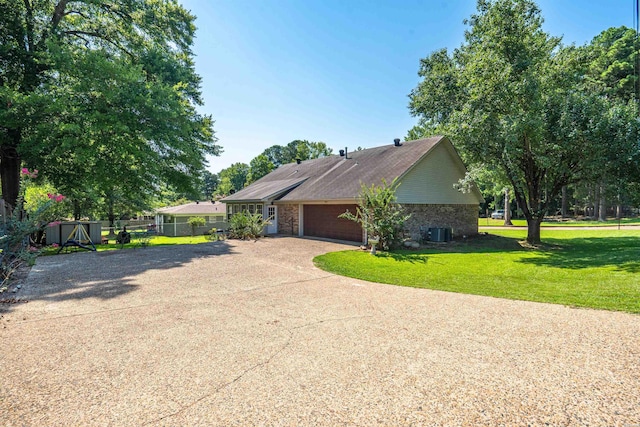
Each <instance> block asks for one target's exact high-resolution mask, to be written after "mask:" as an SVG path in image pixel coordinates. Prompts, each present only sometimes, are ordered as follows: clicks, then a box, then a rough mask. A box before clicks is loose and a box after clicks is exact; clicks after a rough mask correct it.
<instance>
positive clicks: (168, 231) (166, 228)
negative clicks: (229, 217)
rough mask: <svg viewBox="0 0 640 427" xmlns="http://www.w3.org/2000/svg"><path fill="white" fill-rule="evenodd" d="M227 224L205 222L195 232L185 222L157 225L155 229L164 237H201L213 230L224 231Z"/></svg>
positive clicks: (222, 222)
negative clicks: (192, 235)
mask: <svg viewBox="0 0 640 427" xmlns="http://www.w3.org/2000/svg"><path fill="white" fill-rule="evenodd" d="M227 226H228V224H227V223H226V222H224V221H217V222H207V223H206V224H205V225H203V226H202V227H196V229H195V232H194V231H193V230H192V229H191V226H190V225H189V224H187V223H186V222H165V223H163V224H159V226H158V228H157V229H156V231H157V233H158V234H163V235H165V236H174V237H175V236H191V234H192V233H193V234H194V235H196V236H198V235H203V234H206V233H209V231H210V230H211V229H213V228H215V229H222V230H226V229H227Z"/></svg>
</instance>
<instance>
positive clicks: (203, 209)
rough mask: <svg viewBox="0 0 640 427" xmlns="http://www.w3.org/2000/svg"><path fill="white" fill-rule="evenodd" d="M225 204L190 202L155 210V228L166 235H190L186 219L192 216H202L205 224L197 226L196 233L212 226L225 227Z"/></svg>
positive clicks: (200, 232) (207, 229)
mask: <svg viewBox="0 0 640 427" xmlns="http://www.w3.org/2000/svg"><path fill="white" fill-rule="evenodd" d="M226 209H227V208H226V205H225V204H224V203H220V202H213V201H206V202H199V201H198V202H191V203H186V204H184V205H179V206H171V207H168V208H162V209H159V210H158V211H156V230H157V232H158V233H160V234H164V235H166V236H190V235H191V232H192V230H191V226H190V225H189V224H188V223H187V220H188V219H189V218H191V217H192V216H200V217H203V218H204V219H205V221H206V224H205V225H204V226H203V227H197V228H196V230H195V232H196V234H203V233H205V232H208V231H209V230H211V229H212V228H216V229H223V230H226V229H227V218H226Z"/></svg>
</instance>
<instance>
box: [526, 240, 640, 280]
mask: <svg viewBox="0 0 640 427" xmlns="http://www.w3.org/2000/svg"><path fill="white" fill-rule="evenodd" d="M548 241H549V242H550V243H554V239H548ZM536 253H537V254H538V255H542V256H536V257H527V258H523V259H521V260H520V261H519V262H522V263H526V264H533V265H540V266H545V267H556V268H567V269H581V268H597V267H615V268H616V269H617V270H619V271H625V272H628V273H638V272H640V239H638V238H637V237H589V238H578V239H566V240H558V241H557V245H556V246H555V247H554V248H552V249H546V250H539V251H537V252H536Z"/></svg>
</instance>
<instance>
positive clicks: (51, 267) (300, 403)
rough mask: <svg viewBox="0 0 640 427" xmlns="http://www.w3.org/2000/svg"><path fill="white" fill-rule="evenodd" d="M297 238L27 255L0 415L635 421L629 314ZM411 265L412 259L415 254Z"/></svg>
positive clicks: (634, 343) (355, 421)
mask: <svg viewBox="0 0 640 427" xmlns="http://www.w3.org/2000/svg"><path fill="white" fill-rule="evenodd" d="M343 249H354V247H353V246H347V245H342V244H339V243H332V242H323V241H316V240H307V239H297V238H286V237H280V238H268V239H263V240H260V241H258V242H242V241H224V242H211V243H207V244H202V245H193V246H175V247H164V248H158V247H152V248H144V249H140V248H138V249H135V250H120V251H114V252H101V253H77V254H70V255H60V256H52V257H43V258H39V259H38V262H37V264H36V266H35V267H33V269H32V270H31V272H30V274H29V276H28V278H27V279H26V281H25V282H24V283H23V286H22V289H20V291H19V292H18V293H16V294H14V295H13V296H15V297H16V298H20V299H23V300H28V301H29V302H28V303H19V304H18V303H17V304H2V305H0V314H1V317H0V348H2V363H3V368H4V369H3V377H2V381H0V420H2V421H1V424H2V425H4V426H69V425H74V426H80V425H82V426H90V425H100V426H105V425H127V426H134V425H137V426H145V425H152V426H182V425H190V426H197V425H201V426H218V425H219V426H254V425H260V426H271V425H274V426H300V425H330V426H373V425H381V426H389V425H394V426H402V425H414V426H422V425H429V426H432V425H435V426H438V425H442V426H449V425H469V426H472V425H473V426H476V425H489V426H494V425H505V426H510V425H532V426H535V425H553V426H565V425H566V426H583V425H590V426H600V425H608V426H621V427H622V426H629V427H630V426H634V425H635V426H637V425H640V316H637V315H631V314H626V313H616V312H606V311H597V310H585V309H574V308H569V307H563V306H560V305H551V304H539V303H530V302H521V301H509V300H502V299H496V298H487V297H479V296H471V295H462V294H454V293H447V292H439V291H430V290H424V289H413V288H404V287H398V286H390V285H381V284H376V283H369V282H363V281H358V280H354V279H349V278H344V277H340V276H335V275H332V274H329V273H327V272H324V271H321V270H318V269H316V268H315V267H314V266H313V264H312V261H311V260H312V258H313V256H315V255H317V254H321V253H324V252H328V251H334V250H343ZM425 268H426V267H425Z"/></svg>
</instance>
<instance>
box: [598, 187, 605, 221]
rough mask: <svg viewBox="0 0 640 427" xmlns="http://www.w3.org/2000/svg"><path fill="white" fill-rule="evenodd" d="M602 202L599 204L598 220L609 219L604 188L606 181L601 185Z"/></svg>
mask: <svg viewBox="0 0 640 427" xmlns="http://www.w3.org/2000/svg"><path fill="white" fill-rule="evenodd" d="M599 188H600V203H599V206H598V213H599V215H598V221H606V220H607V198H606V195H605V190H604V183H603V184H601V185H600V187H599Z"/></svg>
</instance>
